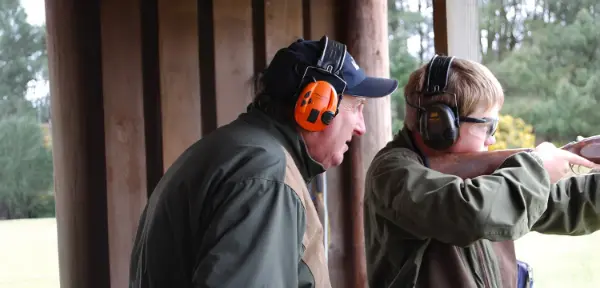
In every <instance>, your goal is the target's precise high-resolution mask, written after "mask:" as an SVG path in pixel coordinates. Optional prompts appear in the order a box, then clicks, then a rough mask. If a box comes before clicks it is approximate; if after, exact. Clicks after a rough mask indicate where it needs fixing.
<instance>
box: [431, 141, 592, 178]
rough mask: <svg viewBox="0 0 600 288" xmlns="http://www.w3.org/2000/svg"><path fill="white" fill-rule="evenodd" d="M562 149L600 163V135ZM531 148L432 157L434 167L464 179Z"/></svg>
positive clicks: (572, 143) (490, 169)
mask: <svg viewBox="0 0 600 288" xmlns="http://www.w3.org/2000/svg"><path fill="white" fill-rule="evenodd" d="M561 149H564V150H567V151H569V152H571V153H574V154H577V155H579V156H581V157H583V158H586V159H588V160H590V161H592V162H594V163H596V164H600V135H596V136H592V137H588V138H583V139H581V140H579V141H575V142H571V143H569V144H567V145H565V146H563V147H561ZM527 150H531V149H530V148H519V149H505V150H494V151H484V152H473V153H453V154H446V155H442V156H436V157H431V158H430V159H429V163H430V166H431V168H432V169H434V170H436V171H440V172H442V173H446V174H452V175H456V176H459V177H461V178H463V179H466V178H474V177H477V176H480V175H488V174H491V173H493V172H494V171H495V170H496V169H497V168H498V167H499V166H500V165H501V164H502V162H504V160H505V159H506V158H508V157H510V156H512V155H514V154H516V153H519V152H523V151H527Z"/></svg>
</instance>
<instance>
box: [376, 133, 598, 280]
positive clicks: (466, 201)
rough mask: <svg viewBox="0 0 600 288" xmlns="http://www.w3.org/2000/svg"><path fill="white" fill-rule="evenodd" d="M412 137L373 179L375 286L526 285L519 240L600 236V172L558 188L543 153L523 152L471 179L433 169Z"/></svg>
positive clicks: (398, 141) (391, 150) (396, 146)
mask: <svg viewBox="0 0 600 288" xmlns="http://www.w3.org/2000/svg"><path fill="white" fill-rule="evenodd" d="M409 133H410V132H409V131H408V130H407V129H406V128H405V129H403V130H401V131H400V133H399V134H398V135H396V137H395V138H394V140H393V141H391V142H390V143H388V145H387V146H386V147H384V148H383V149H382V150H381V151H379V152H378V153H377V155H376V156H375V158H374V160H373V162H372V163H371V165H370V167H369V170H368V172H367V176H366V183H365V188H366V191H365V202H364V209H365V223H364V224H365V237H366V239H365V241H366V242H365V245H366V257H367V271H368V281H369V286H370V287H377V288H385V287H432V288H433V287H435V288H444V287H490V288H492V287H498V288H511V287H516V283H517V270H516V268H517V266H516V265H517V264H516V257H515V250H514V246H513V240H516V239H518V238H519V237H521V236H523V235H525V234H526V233H528V232H529V231H537V232H540V233H545V234H562V235H584V234H589V233H592V232H594V231H596V230H597V229H599V228H600V216H599V214H600V195H598V194H600V174H588V175H582V176H575V177H569V178H567V179H564V180H561V181H559V182H558V183H556V184H551V183H550V179H549V177H548V174H547V172H546V171H545V170H544V168H543V166H542V162H541V161H540V159H539V158H538V157H537V156H536V155H535V153H534V152H531V153H530V152H522V153H518V154H515V155H513V156H511V157H509V158H507V159H506V160H505V161H504V163H503V164H502V165H501V166H500V167H499V168H498V169H497V170H496V171H495V172H494V173H493V174H491V175H485V176H480V177H476V178H472V179H461V178H459V177H456V176H453V175H447V174H443V173H440V172H437V171H434V170H432V169H429V168H427V167H426V165H425V164H426V163H427V162H426V158H425V157H423V156H422V155H421V153H420V152H419V151H418V149H416V147H415V146H414V145H413V143H412V140H411V138H410V136H409V135H410V134H409ZM556 248H557V249H560V247H556Z"/></svg>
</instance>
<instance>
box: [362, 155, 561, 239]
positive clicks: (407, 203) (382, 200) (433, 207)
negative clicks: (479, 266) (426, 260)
mask: <svg viewBox="0 0 600 288" xmlns="http://www.w3.org/2000/svg"><path fill="white" fill-rule="evenodd" d="M550 186H551V184H550V179H549V177H548V174H547V172H546V171H545V170H544V168H543V166H542V163H541V161H540V159H538V158H537V157H536V156H534V155H533V154H531V153H529V152H521V153H516V154H514V155H512V156H509V157H508V158H507V159H506V160H505V161H504V162H503V163H501V165H500V168H499V169H498V170H496V171H495V172H493V173H491V174H490V175H485V176H479V177H475V178H470V179H465V180H463V179H462V178H460V177H458V176H454V175H450V174H444V173H440V172H437V171H435V170H432V169H429V168H427V167H425V166H423V165H422V164H421V163H420V161H419V159H418V158H417V155H416V154H415V153H413V152H412V151H410V150H407V149H402V148H395V149H390V150H387V151H385V152H383V153H380V154H378V155H377V156H376V157H375V159H374V160H373V163H372V166H371V168H370V169H369V171H368V175H367V183H366V195H365V203H366V204H365V205H368V206H369V207H368V208H369V210H371V211H375V212H374V213H376V214H377V215H379V216H380V217H383V218H384V219H386V220H387V221H390V222H391V223H393V224H394V225H396V226H398V227H399V228H401V229H403V230H405V231H406V232H407V233H408V234H409V235H407V237H414V238H417V239H423V238H434V239H437V240H439V241H442V242H445V243H449V244H453V245H458V246H464V245H469V244H471V243H472V242H474V241H476V240H478V239H482V238H485V239H489V240H493V241H501V240H507V239H517V238H519V237H521V236H522V235H524V234H525V233H527V232H528V231H529V230H530V228H531V226H532V225H533V224H534V223H535V222H536V221H537V220H538V218H539V217H540V216H541V215H542V213H543V212H544V210H545V208H546V204H547V202H548V201H547V200H548V194H549V193H550V190H551V189H550Z"/></svg>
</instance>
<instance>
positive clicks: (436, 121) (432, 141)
mask: <svg viewBox="0 0 600 288" xmlns="http://www.w3.org/2000/svg"><path fill="white" fill-rule="evenodd" d="M420 126H421V129H423V130H422V132H421V134H422V135H423V140H424V141H425V143H426V144H427V145H428V146H430V147H432V148H434V149H441V150H443V149H446V148H448V147H450V146H452V145H453V144H454V143H455V142H456V139H457V138H458V127H457V125H456V117H455V116H454V111H453V110H452V108H450V107H449V106H448V105H446V104H442V103H433V104H431V105H429V106H427V107H425V111H424V112H423V114H422V116H421V119H420Z"/></svg>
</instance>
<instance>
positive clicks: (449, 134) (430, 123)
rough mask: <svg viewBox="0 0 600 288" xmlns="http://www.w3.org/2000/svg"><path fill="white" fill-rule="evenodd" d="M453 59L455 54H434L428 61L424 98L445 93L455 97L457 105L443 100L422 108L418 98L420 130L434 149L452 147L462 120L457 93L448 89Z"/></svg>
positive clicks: (427, 143) (429, 145) (425, 140)
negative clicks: (460, 118) (450, 55)
mask: <svg viewBox="0 0 600 288" xmlns="http://www.w3.org/2000/svg"><path fill="white" fill-rule="evenodd" d="M453 60H454V57H448V56H440V55H435V56H433V58H432V59H431V61H429V64H428V65H427V69H426V71H425V73H426V74H425V75H426V78H425V81H424V83H423V90H422V93H423V97H425V98H431V97H435V96H439V95H444V94H448V95H453V96H454V107H451V106H450V105H446V104H444V103H440V102H433V103H431V104H429V105H426V106H425V107H421V105H420V103H421V101H419V106H418V110H419V114H418V121H419V132H420V134H421V137H422V138H423V142H424V143H425V145H427V146H428V147H430V148H432V149H435V150H446V149H448V148H450V147H451V146H452V145H454V143H456V140H457V139H458V136H459V126H460V123H459V121H458V119H459V118H458V115H459V113H458V103H457V102H456V95H455V94H452V93H448V91H446V88H447V85H448V77H449V75H450V66H451V64H452V61H453Z"/></svg>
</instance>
